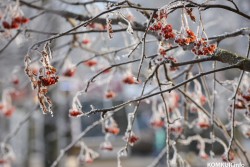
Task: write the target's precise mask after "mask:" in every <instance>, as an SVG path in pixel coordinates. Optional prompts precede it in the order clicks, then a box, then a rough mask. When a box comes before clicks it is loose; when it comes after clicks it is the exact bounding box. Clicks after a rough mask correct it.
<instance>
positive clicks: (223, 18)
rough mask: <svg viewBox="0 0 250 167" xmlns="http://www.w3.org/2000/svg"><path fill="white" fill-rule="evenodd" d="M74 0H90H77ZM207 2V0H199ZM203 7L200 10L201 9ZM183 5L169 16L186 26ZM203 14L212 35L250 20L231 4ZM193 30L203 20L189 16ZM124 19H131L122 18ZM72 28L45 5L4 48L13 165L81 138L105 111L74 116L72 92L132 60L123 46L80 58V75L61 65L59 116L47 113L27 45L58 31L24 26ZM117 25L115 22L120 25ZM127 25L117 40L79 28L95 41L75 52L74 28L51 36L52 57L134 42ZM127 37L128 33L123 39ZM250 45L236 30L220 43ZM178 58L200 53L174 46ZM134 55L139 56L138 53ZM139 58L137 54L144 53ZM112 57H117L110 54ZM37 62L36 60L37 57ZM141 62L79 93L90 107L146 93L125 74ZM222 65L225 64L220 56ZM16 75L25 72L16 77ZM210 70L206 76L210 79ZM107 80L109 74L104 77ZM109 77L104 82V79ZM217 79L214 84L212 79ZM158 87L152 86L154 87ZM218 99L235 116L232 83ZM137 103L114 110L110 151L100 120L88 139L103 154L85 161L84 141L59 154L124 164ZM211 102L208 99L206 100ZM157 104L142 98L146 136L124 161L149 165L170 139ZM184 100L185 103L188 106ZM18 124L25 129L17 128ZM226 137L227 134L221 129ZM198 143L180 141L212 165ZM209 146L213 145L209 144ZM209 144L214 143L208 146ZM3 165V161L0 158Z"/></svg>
mask: <svg viewBox="0 0 250 167" xmlns="http://www.w3.org/2000/svg"><path fill="white" fill-rule="evenodd" d="M9 2H10V1H8V0H6V2H1V3H0V4H1V5H2V6H1V8H0V11H1V13H3V12H4V8H3V6H4V5H5V4H7V3H9ZM26 2H29V3H30V4H34V5H38V6H40V5H43V6H44V7H45V8H48V9H54V10H65V11H70V12H74V13H78V14H83V15H90V13H88V12H89V11H90V12H91V14H93V15H96V14H98V13H100V11H103V10H105V5H103V4H102V3H97V4H96V5H89V6H86V7H84V6H73V5H69V4H66V3H62V2H60V1H59V0H53V1H52V0H41V1H37V2H33V3H31V2H32V1H31V0H30V1H28V0H26ZM68 2H86V1H84V0H78V1H75V0H72V1H69V0H68ZM131 2H135V3H138V4H141V5H142V6H144V7H152V8H161V7H163V6H164V5H166V4H168V3H169V2H170V1H169V0H152V1H143V0H137V1H136V0H134V1H131ZM197 2H199V3H201V2H203V0H197ZM213 3H220V4H226V5H229V6H231V7H233V5H232V3H230V2H229V1H226V0H224V1H215V2H213ZM235 3H236V4H237V6H238V8H239V9H240V10H241V11H242V12H244V13H246V14H248V15H250V1H249V0H241V1H239V0H236V1H235ZM21 9H22V11H23V13H24V15H25V16H27V17H32V16H36V15H37V14H38V13H39V12H41V11H39V10H36V9H32V8H30V7H27V6H26V5H22V6H21ZM121 11H122V12H124V13H125V14H128V15H132V16H133V18H134V20H135V21H137V22H140V23H141V24H142V25H143V24H145V23H146V19H145V18H144V16H143V15H142V14H139V13H138V12H137V11H136V10H130V9H128V10H125V9H122V10H121ZM194 13H195V14H196V15H197V14H198V12H197V11H194ZM180 14H181V11H180V10H176V11H175V12H174V13H172V14H171V15H170V16H169V17H168V22H169V23H170V24H172V25H173V27H174V29H176V30H179V29H180V26H181V16H180ZM202 18H203V22H204V28H205V31H206V33H207V35H208V36H209V37H210V36H216V35H220V34H223V33H225V32H233V31H235V30H237V29H239V28H243V27H249V26H250V23H249V20H247V19H244V18H243V17H241V16H239V15H236V14H234V13H232V12H229V11H226V10H221V9H209V10H206V11H203V12H202ZM189 26H190V27H191V28H192V29H193V30H194V32H195V31H196V27H197V24H196V23H192V22H190V25H189ZM117 27H124V25H119V26H117ZM70 28H71V25H70V24H68V23H66V22H65V18H63V17H60V16H58V15H55V14H52V13H45V14H42V15H41V16H39V17H37V18H36V19H34V20H32V21H31V22H30V24H28V25H27V27H25V28H24V31H22V32H21V34H20V35H19V36H18V37H17V38H15V39H14V42H13V43H12V44H11V45H10V46H8V48H6V49H5V50H4V51H3V52H0V93H1V94H2V96H1V98H2V99H3V98H4V97H6V94H8V96H10V98H11V101H12V103H13V106H15V111H14V112H13V114H12V115H11V116H6V115H4V114H1V115H0V141H4V140H5V139H6V138H8V137H9V134H15V135H13V137H11V139H10V141H9V142H10V145H11V146H12V148H13V153H14V155H15V156H14V161H13V166H14V167H33V166H36V167H47V166H50V165H51V164H52V162H53V161H54V160H55V159H56V157H57V156H58V155H59V153H60V149H62V148H64V147H65V146H67V145H68V144H69V143H70V142H71V141H72V140H73V139H75V138H76V137H77V136H78V135H79V134H80V133H81V132H82V131H83V130H84V129H85V128H86V127H88V126H89V125H90V124H92V123H93V122H94V121H96V120H98V119H100V115H99V114H95V115H91V116H89V117H81V118H72V117H69V109H70V108H72V99H73V97H74V96H75V94H76V93H77V91H78V90H81V89H84V88H85V87H86V82H87V81H88V80H89V79H90V78H91V77H92V76H93V75H95V74H96V73H97V72H98V71H100V69H102V68H105V67H108V66H109V65H110V63H111V64H112V63H114V62H115V63H120V62H124V61H127V60H129V59H128V58H127V57H126V54H127V53H128V52H129V50H124V51H120V52H117V53H115V54H113V53H112V54H109V55H108V56H110V55H111V56H112V57H111V58H109V59H98V58H96V59H95V60H97V62H98V66H96V67H91V68H90V67H87V66H84V65H80V66H78V67H77V71H76V74H75V76H74V77H63V76H62V75H63V70H62V71H59V72H58V73H59V76H62V77H60V80H59V83H58V84H57V85H56V86H52V87H51V88H50V90H49V96H50V97H51V99H52V101H53V108H52V110H53V112H54V114H53V117H52V116H51V115H50V114H42V112H41V111H40V109H38V107H37V105H38V102H37V99H36V98H35V92H34V91H33V90H32V89H31V86H30V84H29V79H28V78H27V77H26V75H25V73H24V60H23V59H24V56H25V54H26V53H27V50H28V48H29V47H30V46H31V45H32V44H34V43H36V42H37V41H40V40H43V39H46V38H48V37H50V36H51V34H46V33H45V34H43V33H33V32H31V31H25V29H31V30H37V31H43V32H55V33H57V32H64V31H66V30H68V29H70ZM114 28H116V26H114ZM79 30H86V27H82V28H80V29H79ZM14 35H15V32H8V33H3V32H1V34H0V36H1V38H0V46H1V48H2V47H3V46H5V45H6V43H7V42H8V41H9V40H10V39H11V36H14ZM129 35H130V34H128V33H126V32H125V33H115V34H114V38H113V39H112V40H110V39H108V35H107V34H106V33H99V34H95V33H93V34H92V33H91V34H82V35H79V36H78V37H79V39H81V40H84V39H89V40H90V41H91V43H90V44H89V45H88V46H86V47H84V48H81V47H75V48H73V50H72V51H70V54H68V50H69V47H70V45H67V46H65V47H64V44H65V43H69V42H70V41H71V40H72V36H65V37H62V38H59V39H58V40H55V41H53V43H52V47H51V49H52V55H53V60H52V64H53V65H54V66H55V67H60V66H61V63H62V60H63V61H64V63H63V65H62V69H66V68H67V67H70V66H72V65H75V64H77V63H78V62H80V61H82V60H87V59H88V58H91V57H93V56H95V55H97V53H96V52H95V51H97V52H98V53H101V52H107V51H110V50H114V49H116V48H121V47H124V46H126V45H128V44H132V43H134V41H135V39H136V37H134V36H135V35H134V36H133V37H131V36H129ZM137 35H138V36H140V37H141V36H142V33H138V34H137ZM121 39H122V40H121ZM148 40H152V41H156V39H155V38H154V37H153V36H150V35H149V36H148ZM247 46H248V39H247V38H246V37H243V36H238V37H235V38H229V39H227V40H223V41H222V42H221V43H220V46H219V47H221V48H224V49H228V50H230V51H232V52H236V53H238V54H241V55H245V54H246V51H247ZM140 49H141V48H140V47H139V49H137V50H136V51H135V53H134V55H140V54H141V51H140ZM157 49H158V43H157V42H152V43H151V42H150V43H148V44H147V47H146V53H147V54H148V55H152V54H155V53H157ZM171 54H173V55H174V56H176V58H177V59H178V60H179V61H184V60H188V59H191V58H192V57H193V55H192V53H191V52H186V51H183V50H182V49H179V50H176V51H174V52H171ZM33 58H34V60H35V59H37V58H39V56H38V55H34V57H33ZM133 58H136V56H134V57H133ZM137 58H138V57H137ZM108 60H110V61H108ZM34 66H36V63H34ZM137 66H138V64H136V63H134V64H133V65H128V66H126V68H124V69H122V68H121V69H119V70H118V71H117V72H112V75H109V74H105V75H102V76H100V77H98V78H97V80H96V82H94V83H91V86H90V91H88V93H86V94H84V95H82V96H80V97H79V99H80V101H81V104H82V106H83V111H84V112H86V111H90V110H91V105H93V106H94V107H95V108H108V107H112V106H114V105H117V104H120V103H122V102H126V101H128V100H129V99H133V98H135V97H137V96H139V95H140V92H141V89H142V84H138V85H126V84H124V83H123V82H122V79H123V76H124V75H126V74H127V73H133V74H136V70H137ZM218 66H223V65H222V64H218ZM210 68H211V63H205V64H204V70H208V69H210ZM197 72H198V69H195V68H194V73H197ZM147 74H148V70H147V68H144V69H143V74H142V75H143V76H142V77H144V78H145V77H146V76H147ZM239 74H240V71H239V70H229V71H227V72H223V73H219V74H218V75H217V77H218V78H219V79H220V80H233V79H235V78H237V77H238V76H239ZM15 79H18V82H19V83H18V84H16V83H15V82H13V81H15ZM210 79H211V76H208V77H207V80H210ZM105 80H107V82H106V81H105ZM102 81H103V82H102ZM209 86H210V85H209ZM152 88H153V85H152V87H148V88H147V89H148V90H150V89H152ZM108 89H112V90H113V91H114V92H116V94H117V95H118V96H117V97H116V98H114V99H113V100H109V99H105V98H104V96H105V95H104V94H105V92H106V91H107V90H108ZM217 94H218V96H217V97H216V98H217V102H218V103H217V105H216V109H215V112H216V117H218V118H220V119H221V120H222V121H223V122H224V123H226V122H228V120H227V119H228V118H227V114H225V112H226V110H227V108H228V106H229V105H230V102H229V101H228V98H229V97H230V95H231V92H228V91H227V90H226V89H223V88H220V87H219V89H218V92H217ZM134 107H135V105H134V104H131V105H129V106H127V107H125V108H124V109H122V110H120V111H119V112H116V113H115V114H114V119H115V120H116V122H117V124H118V126H119V128H120V132H119V134H118V135H117V136H112V137H111V138H110V141H111V142H112V145H113V147H114V149H113V150H112V151H104V150H101V149H100V143H102V141H104V133H103V131H102V127H101V125H98V126H96V127H95V128H93V129H92V130H90V131H89V132H88V133H87V134H86V135H85V136H84V137H83V141H84V143H85V144H86V145H87V146H88V147H89V148H91V149H93V150H95V151H97V152H98V153H99V154H100V157H99V158H98V159H97V160H95V161H94V162H93V163H91V164H84V163H81V162H79V160H78V153H79V150H80V148H79V146H78V145H75V146H74V147H72V148H71V149H70V150H69V151H68V152H67V153H66V155H65V156H64V157H63V159H62V160H61V161H60V163H59V166H62V167H78V166H89V167H97V166H103V167H110V166H117V151H119V150H120V149H121V148H122V147H124V146H125V144H126V142H125V141H124V140H123V135H124V133H125V131H126V128H127V123H128V121H127V114H128V113H130V112H132V111H133V109H134ZM205 107H207V106H205ZM151 108H152V106H151V104H150V103H148V102H147V101H143V102H142V104H141V106H140V108H139V110H138V114H137V116H136V120H135V124H134V127H133V130H134V132H135V133H136V134H137V135H138V136H139V138H140V140H139V141H138V142H137V143H136V144H135V145H134V146H133V147H130V148H129V152H128V156H127V157H122V165H123V166H124V167H126V166H136V167H144V166H147V165H149V164H150V163H152V161H153V159H154V158H155V157H157V155H158V154H159V153H160V152H161V150H162V149H163V148H164V146H165V144H164V143H165V140H166V137H165V129H164V128H153V127H152V126H151V125H150V118H151V115H152V109H151ZM180 108H183V107H182V106H181V107H180ZM17 127H20V129H18V132H17V133H15V130H16V129H17ZM239 131H240V130H239V129H238V131H237V133H236V134H237V138H238V139H239V140H240V142H241V143H242V144H243V146H244V147H245V149H246V150H249V149H250V143H249V140H247V139H245V138H243V135H242V134H240V132H239ZM187 134H201V135H202V136H203V137H205V136H207V137H208V136H209V131H208V130H207V131H206V130H205V131H202V132H196V131H193V132H187ZM221 137H222V139H223V136H222V135H221ZM196 145H197V143H196V142H192V143H191V144H190V145H188V146H183V145H178V146H177V148H178V150H179V154H180V155H181V156H183V158H184V159H186V160H187V161H188V162H189V163H190V164H192V167H193V166H194V167H195V166H197V167H198V166H199V165H205V164H206V162H207V161H206V160H203V159H201V158H198V157H197V154H198V152H199V149H198V148H197V146H196ZM209 147H210V146H209ZM209 147H208V148H207V149H208V150H209ZM214 148H215V153H216V154H218V155H220V154H222V153H223V151H222V147H221V146H220V145H218V146H217V145H215V147H214ZM0 166H1V164H0ZM159 166H165V162H164V159H163V160H162V161H161V162H160V164H159Z"/></svg>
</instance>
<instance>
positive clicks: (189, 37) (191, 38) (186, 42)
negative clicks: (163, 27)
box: [175, 30, 197, 46]
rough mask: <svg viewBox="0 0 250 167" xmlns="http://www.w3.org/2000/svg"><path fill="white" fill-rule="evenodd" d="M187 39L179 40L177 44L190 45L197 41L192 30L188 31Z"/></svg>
mask: <svg viewBox="0 0 250 167" xmlns="http://www.w3.org/2000/svg"><path fill="white" fill-rule="evenodd" d="M186 33H187V37H186V38H177V39H176V40H175V42H176V43H177V44H179V45H180V46H185V45H189V44H190V43H194V42H195V41H196V39H197V38H196V35H195V34H194V32H193V31H192V30H186Z"/></svg>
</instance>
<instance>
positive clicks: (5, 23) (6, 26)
mask: <svg viewBox="0 0 250 167" xmlns="http://www.w3.org/2000/svg"><path fill="white" fill-rule="evenodd" d="M2 24H3V27H4V28H6V29H10V28H11V26H10V24H9V23H8V22H7V21H3V23H2Z"/></svg>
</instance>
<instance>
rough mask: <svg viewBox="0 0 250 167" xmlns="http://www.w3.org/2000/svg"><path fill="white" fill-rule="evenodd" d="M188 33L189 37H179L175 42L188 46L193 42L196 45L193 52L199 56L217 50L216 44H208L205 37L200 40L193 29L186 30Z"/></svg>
mask: <svg viewBox="0 0 250 167" xmlns="http://www.w3.org/2000/svg"><path fill="white" fill-rule="evenodd" d="M186 35H187V37H185V38H177V39H176V40H175V42H176V43H177V44H178V45H180V46H187V45H189V44H191V43H192V44H193V45H194V46H193V48H192V52H193V53H194V54H196V55H199V56H202V55H208V54H213V53H214V52H215V50H216V45H214V44H211V45H210V44H208V43H207V41H206V40H205V39H204V38H201V39H200V40H198V39H197V37H196V35H195V34H194V32H193V31H192V30H189V29H188V30H186Z"/></svg>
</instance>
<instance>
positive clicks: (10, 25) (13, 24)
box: [2, 16, 30, 29]
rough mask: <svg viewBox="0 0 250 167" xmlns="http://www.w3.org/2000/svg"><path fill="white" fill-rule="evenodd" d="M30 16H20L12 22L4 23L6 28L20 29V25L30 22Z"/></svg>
mask: <svg viewBox="0 0 250 167" xmlns="http://www.w3.org/2000/svg"><path fill="white" fill-rule="evenodd" d="M29 21H30V20H29V18H27V17H24V16H18V17H15V18H13V19H12V21H11V22H8V21H3V22H2V25H3V27H4V28H5V29H18V28H19V27H20V25H22V24H27V23H28V22H29Z"/></svg>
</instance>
